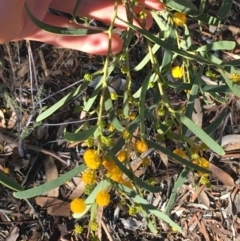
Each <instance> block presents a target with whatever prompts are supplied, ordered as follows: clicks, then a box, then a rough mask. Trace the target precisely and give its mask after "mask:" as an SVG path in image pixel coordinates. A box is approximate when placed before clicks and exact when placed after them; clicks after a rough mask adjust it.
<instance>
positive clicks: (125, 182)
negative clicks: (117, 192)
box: [118, 178, 133, 189]
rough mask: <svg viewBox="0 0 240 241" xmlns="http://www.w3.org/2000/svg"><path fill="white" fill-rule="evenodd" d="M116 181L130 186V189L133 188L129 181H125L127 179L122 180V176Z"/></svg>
mask: <svg viewBox="0 0 240 241" xmlns="http://www.w3.org/2000/svg"><path fill="white" fill-rule="evenodd" d="M118 183H120V184H122V185H124V186H126V187H128V188H130V189H133V185H132V183H131V182H130V181H127V180H124V179H123V178H121V179H120V180H119V181H118Z"/></svg>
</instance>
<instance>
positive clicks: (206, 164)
mask: <svg viewBox="0 0 240 241" xmlns="http://www.w3.org/2000/svg"><path fill="white" fill-rule="evenodd" d="M198 165H199V166H200V167H203V168H205V169H209V165H210V163H209V161H208V160H207V159H206V158H204V157H200V158H199V160H198ZM198 175H199V176H203V175H206V176H208V174H207V173H205V172H201V171H198Z"/></svg>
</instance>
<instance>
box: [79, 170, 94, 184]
mask: <svg viewBox="0 0 240 241" xmlns="http://www.w3.org/2000/svg"><path fill="white" fill-rule="evenodd" d="M82 180H83V182H84V183H85V184H94V183H96V181H97V175H96V173H95V171H93V170H91V169H87V170H85V171H84V173H83V174H82Z"/></svg>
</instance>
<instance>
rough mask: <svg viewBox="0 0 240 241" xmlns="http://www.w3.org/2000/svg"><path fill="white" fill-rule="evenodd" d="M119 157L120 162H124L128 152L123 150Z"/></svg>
mask: <svg viewBox="0 0 240 241" xmlns="http://www.w3.org/2000/svg"><path fill="white" fill-rule="evenodd" d="M117 158H118V160H119V161H120V162H124V161H125V160H126V158H127V152H126V151H125V150H121V151H120V152H119V153H118V154H117Z"/></svg>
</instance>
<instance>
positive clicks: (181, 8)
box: [163, 0, 221, 26]
mask: <svg viewBox="0 0 240 241" xmlns="http://www.w3.org/2000/svg"><path fill="white" fill-rule="evenodd" d="M163 2H164V3H165V4H166V5H167V6H168V7H170V8H171V9H175V10H177V11H178V12H182V13H185V14H187V15H189V16H192V17H193V18H195V19H197V20H199V21H201V22H204V23H207V24H210V25H214V26H218V25H219V24H220V23H221V21H220V20H219V19H217V18H214V17H212V16H210V15H207V14H204V13H201V12H199V11H198V10H197V9H196V6H195V5H194V4H193V3H191V2H189V1H185V0H181V1H173V0H164V1H163Z"/></svg>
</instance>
